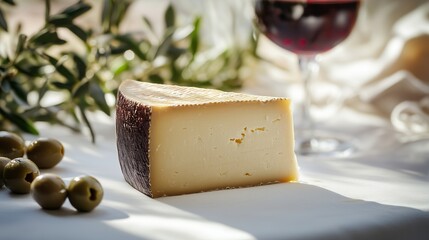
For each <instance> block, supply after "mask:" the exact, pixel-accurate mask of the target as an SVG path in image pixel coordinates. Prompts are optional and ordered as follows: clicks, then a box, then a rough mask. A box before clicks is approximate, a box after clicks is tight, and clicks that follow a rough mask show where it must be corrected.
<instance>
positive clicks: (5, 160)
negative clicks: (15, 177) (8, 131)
mask: <svg viewBox="0 0 429 240" xmlns="http://www.w3.org/2000/svg"><path fill="white" fill-rule="evenodd" d="M8 162H10V159H9V158H7V157H0V188H1V187H3V185H4V182H3V169H4V166H6V164H7V163H8Z"/></svg>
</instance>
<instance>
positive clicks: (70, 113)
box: [0, 0, 257, 142]
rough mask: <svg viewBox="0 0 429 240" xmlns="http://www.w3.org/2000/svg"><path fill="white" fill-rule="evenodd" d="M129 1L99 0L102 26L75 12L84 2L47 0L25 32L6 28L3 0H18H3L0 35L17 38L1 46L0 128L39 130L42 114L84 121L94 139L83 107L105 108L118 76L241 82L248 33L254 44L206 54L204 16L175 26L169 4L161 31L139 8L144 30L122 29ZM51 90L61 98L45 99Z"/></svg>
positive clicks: (230, 85)
mask: <svg viewBox="0 0 429 240" xmlns="http://www.w3.org/2000/svg"><path fill="white" fill-rule="evenodd" d="M131 4H132V1H130V0H123V1H120V0H104V1H103V6H102V10H101V24H100V25H101V29H85V28H84V27H83V26H80V25H78V24H76V23H75V22H76V21H75V20H76V19H78V18H79V17H81V16H82V15H83V14H85V13H87V12H89V11H91V8H92V7H91V5H90V4H89V3H87V2H85V1H78V2H76V3H74V4H72V5H70V6H68V7H66V8H65V9H64V10H62V11H60V12H58V13H55V14H52V13H51V5H50V1H49V0H46V1H45V24H44V26H43V27H42V28H41V29H40V30H39V31H37V32H36V33H34V34H32V35H30V36H27V35H25V34H24V33H22V32H21V30H20V27H19V26H18V29H16V30H15V31H14V32H10V29H9V27H10V26H8V24H7V19H6V17H5V15H4V11H2V7H4V6H6V5H10V6H15V5H16V4H15V2H14V1H13V0H0V36H1V35H5V34H7V35H9V36H11V37H12V38H13V39H14V43H15V45H14V46H13V49H12V50H13V51H9V52H10V53H4V52H2V53H0V129H1V130H8V131H23V132H27V133H31V134H38V131H37V128H36V127H35V124H34V123H35V122H37V121H44V122H49V123H52V124H59V125H62V126H65V127H68V128H70V129H72V130H73V131H77V132H79V131H81V130H82V127H87V129H88V130H89V132H90V135H91V138H92V141H93V142H95V133H94V130H93V128H92V124H91V119H90V118H89V116H88V113H89V112H92V111H102V112H103V113H105V114H107V115H110V113H111V109H112V108H113V106H111V105H109V104H108V101H107V97H108V96H109V95H110V96H111V97H112V96H113V97H114V96H115V95H116V92H117V87H118V86H119V84H120V81H121V79H126V78H133V79H137V80H140V81H148V82H154V83H164V84H178V85H187V86H197V87H209V88H218V89H224V90H231V89H235V88H239V87H241V83H242V82H241V79H240V69H241V67H242V66H243V62H244V60H245V58H247V57H249V56H251V57H255V49H256V42H255V41H256V40H255V39H257V38H251V40H250V41H251V42H250V44H249V45H250V46H251V47H247V48H239V47H237V48H231V49H225V50H224V51H223V52H221V53H218V54H217V55H216V56H214V57H213V56H211V57H210V58H204V54H205V53H204V51H203V50H201V48H202V47H201V41H200V35H199V31H200V25H201V22H202V21H203V19H202V17H199V16H197V17H195V19H194V21H193V23H192V24H191V26H180V27H179V26H177V23H176V13H175V9H174V8H173V6H172V5H169V6H168V7H167V9H166V10H165V13H164V21H165V22H164V26H165V28H164V32H163V34H162V36H161V37H158V36H157V33H156V32H155V30H154V27H153V24H152V23H151V21H150V20H149V19H148V18H146V17H144V16H143V17H142V21H141V25H142V32H143V34H136V33H127V32H121V31H120V30H121V29H120V25H121V22H122V20H123V19H124V17H125V15H126V13H127V11H128V9H129V6H130V5H131ZM18 7H19V6H18ZM59 29H66V30H68V31H70V32H71V33H73V34H74V35H75V36H76V39H74V40H68V39H63V38H61V35H59V34H58V30H59ZM186 29H188V30H186ZM2 41H5V40H3V38H1V39H0V44H3V43H2ZM76 45H77V46H78V47H80V48H81V49H84V50H83V51H80V52H76V50H75V49H74V48H72V47H73V46H74V47H75V46H76ZM54 50H56V51H54ZM58 52H59V53H58ZM201 59H202V60H201ZM48 93H49V94H55V95H57V96H59V97H60V99H61V100H60V101H57V102H55V103H49V102H48V103H46V99H45V98H47V94H48Z"/></svg>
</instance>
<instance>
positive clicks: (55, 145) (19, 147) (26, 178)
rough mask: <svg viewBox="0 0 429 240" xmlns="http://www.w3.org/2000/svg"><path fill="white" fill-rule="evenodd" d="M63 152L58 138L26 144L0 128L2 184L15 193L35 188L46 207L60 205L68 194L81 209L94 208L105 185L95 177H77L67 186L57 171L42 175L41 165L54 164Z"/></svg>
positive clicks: (41, 139)
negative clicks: (56, 173)
mask: <svg viewBox="0 0 429 240" xmlns="http://www.w3.org/2000/svg"><path fill="white" fill-rule="evenodd" d="M25 154H26V155H27V158H25V157H24V155H25ZM63 156H64V147H63V145H62V144H61V142H59V141H58V140H55V139H49V138H39V139H38V140H36V141H33V142H31V143H30V144H29V145H28V146H27V147H26V146H25V143H24V140H23V139H22V138H20V137H19V136H18V135H16V134H14V133H10V132H5V131H0V188H1V187H3V185H5V186H6V187H7V188H8V189H9V190H10V191H12V192H13V193H19V194H26V193H30V192H31V195H32V197H33V198H34V200H35V201H36V202H37V203H38V204H39V205H40V206H41V207H42V208H44V209H59V208H61V206H62V205H63V203H64V201H65V200H66V198H67V197H68V199H69V201H70V203H71V205H72V206H73V207H74V208H76V209H77V210H78V211H82V212H89V211H91V210H93V209H94V208H95V207H97V206H98V204H99V203H100V202H101V200H102V198H103V188H102V187H101V184H100V183H99V182H98V181H97V179H95V178H94V177H92V176H79V177H75V178H73V179H72V180H71V181H70V183H69V185H68V187H66V185H65V183H64V181H63V180H62V179H61V178H60V177H59V176H57V175H55V174H43V175H40V170H39V169H47V168H52V167H54V166H55V165H57V164H58V163H59V162H60V161H61V159H62V158H63Z"/></svg>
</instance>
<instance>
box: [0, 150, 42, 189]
mask: <svg viewBox="0 0 429 240" xmlns="http://www.w3.org/2000/svg"><path fill="white" fill-rule="evenodd" d="M39 175H40V171H39V168H38V167H37V165H36V164H34V163H33V162H32V161H31V160H29V159H26V158H15V159H13V160H11V161H10V162H8V163H7V164H6V166H4V170H3V180H4V184H5V185H6V187H7V188H9V190H11V191H12V192H14V193H29V192H30V186H31V182H33V180H34V179H35V178H36V177H37V176H39Z"/></svg>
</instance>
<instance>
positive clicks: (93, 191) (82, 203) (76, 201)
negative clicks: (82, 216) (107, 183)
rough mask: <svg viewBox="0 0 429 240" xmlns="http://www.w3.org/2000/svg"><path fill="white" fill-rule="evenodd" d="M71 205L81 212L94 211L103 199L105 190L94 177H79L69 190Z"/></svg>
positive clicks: (71, 183) (74, 180) (72, 182)
mask: <svg viewBox="0 0 429 240" xmlns="http://www.w3.org/2000/svg"><path fill="white" fill-rule="evenodd" d="M67 191H68V198H69V201H70V203H71V205H72V206H73V207H74V208H76V209H77V210H78V211H81V212H89V211H92V210H93V209H94V208H95V207H97V206H98V204H100V202H101V200H102V199H103V188H102V186H101V184H100V182H98V180H97V179H95V178H94V177H92V176H79V177H75V178H73V179H72V180H71V181H70V184H69V186H68V188H67Z"/></svg>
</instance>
